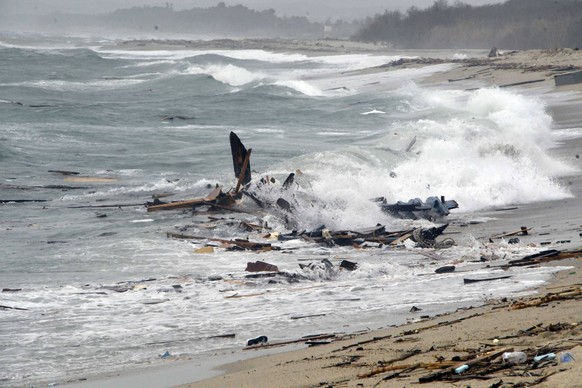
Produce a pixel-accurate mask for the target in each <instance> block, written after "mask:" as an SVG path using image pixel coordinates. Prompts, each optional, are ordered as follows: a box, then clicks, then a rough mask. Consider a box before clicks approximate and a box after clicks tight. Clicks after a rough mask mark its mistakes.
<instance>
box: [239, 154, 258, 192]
mask: <svg viewBox="0 0 582 388" xmlns="http://www.w3.org/2000/svg"><path fill="white" fill-rule="evenodd" d="M251 152H253V149H252V148H249V150H248V151H247V154H246V156H245V160H244V161H243V164H242V169H241V172H240V175H239V177H238V181H237V182H236V189H235V190H234V193H235V194H236V193H238V192H239V190H240V186H241V184H242V183H243V181H246V172H247V168H248V166H249V163H250V159H251ZM249 182H250V172H249V179H248V182H246V183H245V185H246V184H247V183H249Z"/></svg>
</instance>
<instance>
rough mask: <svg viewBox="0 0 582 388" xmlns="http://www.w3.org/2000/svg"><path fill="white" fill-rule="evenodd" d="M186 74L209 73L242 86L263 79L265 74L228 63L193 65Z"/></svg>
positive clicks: (232, 84)
mask: <svg viewBox="0 0 582 388" xmlns="http://www.w3.org/2000/svg"><path fill="white" fill-rule="evenodd" d="M186 74H208V75H210V76H211V77H212V78H214V79H215V80H217V81H220V82H222V83H225V84H228V85H231V86H242V85H246V84H248V83H251V82H254V81H258V80H261V79H263V78H265V77H266V75H265V74H261V73H258V72H251V71H249V70H247V69H245V68H242V67H239V66H235V65H232V64H228V65H209V66H191V67H190V68H189V69H188V70H187V71H186Z"/></svg>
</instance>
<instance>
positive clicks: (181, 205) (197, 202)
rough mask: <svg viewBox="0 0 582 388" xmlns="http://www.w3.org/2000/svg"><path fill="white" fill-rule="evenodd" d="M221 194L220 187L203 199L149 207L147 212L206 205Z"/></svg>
mask: <svg viewBox="0 0 582 388" xmlns="http://www.w3.org/2000/svg"><path fill="white" fill-rule="evenodd" d="M221 194H222V186H217V187H216V188H215V189H214V190H212V192H210V194H208V196H207V197H205V198H197V199H190V200H186V201H176V202H170V203H164V204H161V205H150V206H148V212H154V211H158V210H174V209H184V208H189V207H193V206H202V205H207V204H209V202H213V201H216V199H217V198H218V197H219V196H220V195H221Z"/></svg>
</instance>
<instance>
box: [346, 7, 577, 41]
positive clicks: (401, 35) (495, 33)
mask: <svg viewBox="0 0 582 388" xmlns="http://www.w3.org/2000/svg"><path fill="white" fill-rule="evenodd" d="M352 39H354V40H359V41H364V42H385V43H387V44H388V45H390V46H393V47H396V48H411V49H412V48H414V49H428V48H449V49H454V48H482V49H486V48H491V47H494V46H495V47H499V48H503V49H519V50H524V49H552V48H557V47H579V46H581V45H582V1H580V0H551V1H549V0H509V1H506V2H505V3H500V4H492V5H485V6H479V7H473V6H471V5H468V4H465V3H462V2H460V1H456V2H455V3H453V4H449V2H448V1H447V0H437V1H435V2H434V4H433V5H432V6H430V7H428V8H426V9H423V10H421V9H418V8H416V7H411V8H409V9H408V10H407V11H406V12H405V13H402V12H399V11H392V12H389V11H386V12H384V13H383V14H378V15H376V16H374V17H372V18H368V19H367V20H366V21H365V23H364V26H363V27H362V28H361V29H360V30H359V31H358V32H357V33H356V34H354V35H353V37H352Z"/></svg>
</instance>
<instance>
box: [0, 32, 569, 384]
mask: <svg viewBox="0 0 582 388" xmlns="http://www.w3.org/2000/svg"><path fill="white" fill-rule="evenodd" d="M416 55H418V54H417V53H408V52H405V51H393V52H391V51H386V52H381V53H380V52H375V53H370V54H366V53H353V54H350V53H335V54H333V55H331V54H320V53H317V52H310V53H301V52H296V51H289V52H272V51H268V50H255V49H253V50H218V49H217V50H209V49H204V50H199V49H186V48H181V47H174V48H168V47H161V48H159V49H155V50H154V49H150V48H149V47H147V46H138V45H135V46H131V45H124V44H120V43H119V42H118V41H117V40H116V39H115V38H108V37H100V36H98V37H95V36H73V35H66V36H65V35H56V34H24V33H20V34H16V33H8V32H5V33H2V34H0V69H1V71H0V117H1V118H2V120H1V121H0V200H1V203H0V236H1V241H2V244H0V268H1V270H0V288H2V292H1V293H0V365H1V366H0V385H1V386H7V387H24V386H26V387H31V386H35V387H42V386H47V385H49V386H54V385H63V384H66V383H67V382H71V381H76V382H78V381H83V380H84V379H88V380H91V379H92V378H93V377H94V376H97V375H103V374H105V375H106V374H119V373H125V372H127V371H131V370H139V369H140V368H144V367H151V366H158V365H165V364H167V363H168V362H169V360H184V359H189V358H192V357H196V356H197V355H202V354H205V352H206V353H207V352H212V351H217V350H220V349H237V348H238V349H240V348H242V347H244V346H246V344H247V340H248V339H250V338H255V337H257V336H267V337H268V339H269V341H270V342H276V341H286V340H294V339H297V338H301V337H303V336H306V335H317V334H329V333H344V334H345V333H347V334H349V333H354V332H358V331H361V330H370V329H376V328H380V327H385V326H388V325H394V324H401V323H404V322H406V321H408V320H414V319H418V317H419V313H413V312H411V311H410V310H411V307H412V306H415V307H417V308H420V309H422V311H421V313H420V314H421V315H422V314H426V315H435V314H438V313H442V312H445V311H450V310H453V309H455V308H457V307H460V306H471V305H478V304H482V303H483V302H484V301H485V300H486V299H490V298H495V297H500V296H513V295H523V294H526V293H528V292H531V290H532V288H534V287H537V286H540V285H541V284H543V283H544V282H546V281H547V280H548V279H549V277H550V276H551V274H552V272H554V271H556V268H520V269H519V271H512V270H508V271H506V272H503V274H504V275H506V274H509V275H511V276H512V278H511V280H505V281H495V282H488V283H487V284H486V285H483V284H481V285H463V275H464V274H463V271H471V274H472V275H474V276H476V277H479V276H482V277H486V276H494V275H495V274H498V273H499V272H496V271H495V270H494V269H492V268H486V267H485V266H484V265H482V264H480V263H478V261H479V258H480V257H481V256H482V255H483V252H484V250H487V249H490V248H487V247H486V244H484V243H483V241H482V240H479V239H478V238H477V237H478V236H475V238H474V239H473V240H472V243H469V244H463V245H457V246H453V247H451V248H449V249H445V250H441V251H439V252H438V254H439V255H441V256H442V257H443V258H444V260H432V259H429V258H427V257H425V256H423V255H421V254H419V251H421V249H420V248H417V247H415V246H414V244H413V243H410V241H408V242H407V243H405V244H404V246H402V247H400V248H394V247H387V246H377V245H375V246H374V245H373V244H372V246H370V247H369V248H367V249H356V248H353V247H339V246H331V247H330V246H321V245H319V244H315V243H311V242H309V241H305V240H301V239H296V240H288V241H287V240H286V241H281V240H278V239H277V235H278V234H286V233H289V232H291V231H292V230H297V231H301V230H308V231H309V230H314V229H316V228H320V227H323V228H326V229H328V230H344V229H362V228H368V227H372V226H375V225H378V224H381V225H385V227H386V229H387V230H391V231H398V230H407V229H410V228H416V227H431V226H434V225H435V224H433V223H432V222H429V221H427V220H401V219H397V218H394V217H392V216H390V215H389V214H386V213H384V212H382V210H381V209H380V207H379V206H378V203H377V202H375V201H373V200H372V199H373V198H377V197H384V198H385V200H386V202H387V203H393V202H396V201H408V200H409V199H412V198H420V199H422V200H424V199H426V198H428V197H430V196H444V197H445V198H447V199H454V200H455V201H457V202H458V204H459V208H458V209H455V210H452V211H451V215H449V217H448V219H447V220H442V222H456V223H471V222H475V223H476V222H483V221H486V217H483V216H482V214H481V213H480V212H482V211H483V210H487V209H493V208H503V207H507V206H514V205H516V204H523V203H532V202H537V201H547V200H559V199H563V198H568V197H571V196H572V194H571V193H570V192H569V191H568V187H564V186H563V185H561V184H560V183H559V181H558V180H557V179H556V177H559V176H563V175H564V174H569V173H572V172H573V171H574V167H573V166H571V165H569V164H568V162H567V161H566V160H565V159H562V158H560V157H559V153H556V152H554V151H553V150H555V149H556V147H559V145H560V142H563V141H565V140H564V139H568V138H573V137H576V136H578V137H579V136H580V131H579V128H578V129H576V128H564V127H561V128H559V130H557V129H558V128H556V124H555V121H554V120H553V118H552V116H551V115H550V114H549V113H548V106H549V105H551V104H556V103H559V101H557V100H559V99H560V98H561V97H560V96H557V95H555V94H554V95H553V97H548V95H547V94H545V91H544V90H537V89H535V88H529V89H527V90H525V89H521V90H520V89H515V88H513V89H509V88H507V89H501V88H493V87H480V88H476V89H472V90H465V89H463V88H458V87H452V86H447V85H445V84H442V85H434V84H427V83H426V82H423V80H425V79H426V78H427V77H429V76H431V75H433V74H435V73H438V72H442V71H446V70H448V69H450V68H452V66H454V65H452V64H450V63H448V64H442V63H441V64H434V65H426V66H423V67H410V68H399V67H390V66H389V64H390V63H392V62H394V61H397V60H399V59H400V58H411V57H414V56H416ZM431 55H433V56H434V55H438V56H440V57H441V58H451V59H453V58H464V57H467V56H472V57H474V56H477V57H479V56H482V57H485V56H486V55H487V52H486V51H483V52H481V51H470V50H465V51H439V52H432V53H431ZM427 56H430V55H428V54H427ZM383 65H388V66H386V67H383V68H378V67H379V66H383ZM231 132H234V133H236V135H237V136H238V137H239V138H240V139H241V141H242V142H243V144H244V145H245V146H246V147H247V148H249V149H252V154H251V158H250V164H251V168H252V181H251V187H250V188H249V190H251V191H254V192H255V194H256V195H257V196H259V197H260V198H261V199H262V200H263V201H265V203H270V204H273V203H275V202H276V200H277V199H278V198H280V197H283V198H285V199H286V200H287V201H288V202H289V203H291V204H292V205H293V211H292V212H286V211H282V210H281V209H280V208H277V207H276V206H271V207H266V208H265V209H257V208H256V206H255V207H253V201H252V200H250V199H249V198H248V197H243V198H242V199H241V200H240V204H239V208H240V209H246V210H241V212H231V211H215V212H207V208H204V207H203V208H199V209H197V210H196V211H192V210H190V209H179V210H173V211H159V212H148V211H147V208H146V207H145V203H146V202H147V201H153V200H154V198H160V199H161V200H163V201H175V200H188V199H195V198H202V197H205V196H207V195H208V194H209V193H210V192H211V191H212V189H213V188H214V187H215V186H216V185H220V186H222V187H223V191H225V192H226V191H228V190H232V189H233V188H234V187H235V186H236V182H237V180H236V176H235V174H234V169H233V161H232V157H231V153H230V144H229V136H230V133H231ZM290 173H295V181H294V183H293V185H292V188H291V189H288V190H283V189H282V185H281V183H282V182H283V181H284V180H285V179H286V177H287V176H288V175H289V174H290ZM261 179H263V181H264V182H266V183H261V184H260V183H259V181H260V180H261ZM242 221H244V222H246V223H249V224H253V225H259V226H260V228H259V230H251V231H249V230H248V228H245V224H243V223H242ZM442 222H441V224H442ZM439 225H440V224H439ZM168 232H171V233H181V234H188V235H191V236H198V237H202V239H200V238H199V239H192V240H184V239H175V238H169V237H168ZM204 237H206V238H213V239H235V238H239V239H249V240H250V241H258V242H268V243H271V244H272V245H273V246H275V247H278V248H281V250H277V251H269V252H261V253H257V252H253V251H232V250H228V249H226V248H225V247H224V246H223V245H222V244H221V243H220V242H219V241H215V240H207V239H204ZM451 237H452V238H453V239H454V238H455V236H454V235H453V236H451ZM208 246H210V247H211V248H208ZM201 248H203V249H201ZM204 248H205V249H204ZM538 250H539V249H538V248H532V247H528V246H525V245H522V246H520V245H517V246H516V245H509V244H507V243H505V242H503V241H502V242H500V243H499V244H497V245H496V246H495V248H494V251H495V254H496V255H497V256H498V257H499V258H500V260H501V261H502V260H509V259H515V258H519V257H522V256H523V255H525V254H529V253H533V252H536V251H538ZM489 253H492V252H489ZM325 260H327V261H329V263H331V264H332V265H333V266H332V267H329V266H327V265H325V263H324V261H325ZM342 260H349V261H352V262H356V263H357V265H358V267H357V269H356V270H354V271H347V270H340V269H339V266H338V264H339V263H340V262H341V261H342ZM255 261H264V262H268V263H270V264H273V265H276V266H277V267H278V269H279V271H281V272H283V273H284V274H286V276H276V277H257V278H249V277H247V275H249V272H246V271H245V268H246V266H247V263H248V262H255ZM475 261H477V263H475ZM501 261H500V262H501ZM322 263H323V265H322ZM299 264H304V265H302V266H300V265H299ZM310 264H311V265H310ZM443 265H456V266H457V272H453V273H448V274H441V275H438V276H434V270H435V269H436V268H438V267H440V266H443ZM302 267H303V268H302ZM465 275H466V274H465Z"/></svg>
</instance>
